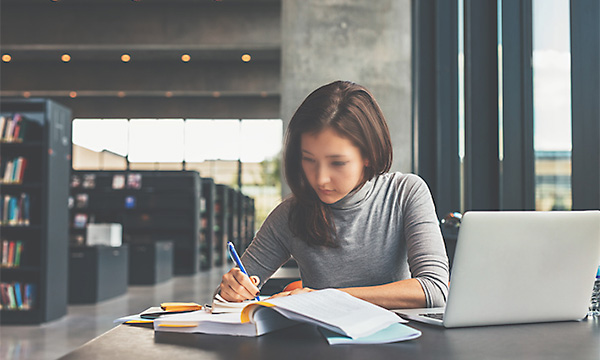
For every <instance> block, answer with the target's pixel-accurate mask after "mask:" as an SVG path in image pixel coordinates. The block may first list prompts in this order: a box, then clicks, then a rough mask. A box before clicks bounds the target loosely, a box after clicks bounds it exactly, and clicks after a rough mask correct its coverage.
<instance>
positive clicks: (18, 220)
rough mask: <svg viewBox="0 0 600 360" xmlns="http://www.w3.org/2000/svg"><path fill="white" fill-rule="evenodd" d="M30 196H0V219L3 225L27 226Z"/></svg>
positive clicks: (22, 194) (24, 194)
mask: <svg viewBox="0 0 600 360" xmlns="http://www.w3.org/2000/svg"><path fill="white" fill-rule="evenodd" d="M30 208H31V205H30V196H29V194H27V193H21V195H19V196H18V197H17V196H13V195H8V194H7V195H4V196H0V221H1V223H2V225H4V226H7V225H8V226H29V224H30V223H31V221H30V213H29V211H30Z"/></svg>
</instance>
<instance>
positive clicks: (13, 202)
mask: <svg viewBox="0 0 600 360" xmlns="http://www.w3.org/2000/svg"><path fill="white" fill-rule="evenodd" d="M18 215H19V214H18V207H17V198H15V197H11V198H10V201H9V205H8V225H11V226H14V225H17V216H18Z"/></svg>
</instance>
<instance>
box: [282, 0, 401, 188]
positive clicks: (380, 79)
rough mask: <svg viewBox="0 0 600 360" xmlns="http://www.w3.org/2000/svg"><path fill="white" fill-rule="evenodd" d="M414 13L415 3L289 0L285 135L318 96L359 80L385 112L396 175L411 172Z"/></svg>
mask: <svg viewBox="0 0 600 360" xmlns="http://www.w3.org/2000/svg"><path fill="white" fill-rule="evenodd" d="M410 14H411V9H410V0H377V1H372V0H283V3H282V19H281V26H282V38H281V44H282V69H281V74H282V76H281V85H282V88H281V116H282V119H283V125H284V130H285V129H286V128H287V123H288V122H289V120H290V118H291V117H292V115H293V114H294V111H295V110H296V108H297V107H298V106H299V105H300V103H301V102H302V100H303V99H304V98H305V97H306V96H307V95H308V94H309V93H310V92H311V91H313V90H314V89H316V88H317V87H319V86H321V85H324V84H326V83H329V82H331V81H334V80H350V81H354V82H356V83H358V84H361V85H363V86H365V87H367V88H368V89H369V90H370V91H371V92H372V93H373V95H374V96H375V98H376V99H377V101H378V102H379V105H380V106H381V108H382V110H383V112H384V114H385V117H386V119H387V122H388V125H389V128H390V132H391V136H392V143H393V146H394V163H393V167H392V170H395V171H403V172H409V171H411V154H412V140H411V131H412V130H411V129H412V126H411V63H410V62H411V23H410V21H411V15H410ZM287 193H289V189H287V188H286V189H284V194H287Z"/></svg>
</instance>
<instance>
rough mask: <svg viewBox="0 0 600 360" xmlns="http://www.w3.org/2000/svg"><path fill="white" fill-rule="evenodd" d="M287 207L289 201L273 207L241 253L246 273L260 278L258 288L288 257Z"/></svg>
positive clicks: (289, 236) (289, 235)
mask: <svg viewBox="0 0 600 360" xmlns="http://www.w3.org/2000/svg"><path fill="white" fill-rule="evenodd" d="M288 209H289V201H284V202H282V203H281V204H280V205H279V206H277V207H276V208H275V209H273V211H271V213H270V214H269V215H268V216H267V218H266V219H265V221H264V222H263V224H262V226H261V227H260V229H259V230H258V232H257V233H256V236H255V237H254V239H253V240H252V242H251V243H250V246H248V248H247V249H246V251H245V252H244V254H243V255H242V258H241V260H242V263H243V264H244V267H245V268H246V271H248V274H249V275H256V276H258V277H259V278H260V284H259V288H260V287H262V286H263V285H264V283H265V282H266V281H267V280H268V279H269V278H270V277H271V275H273V273H274V272H275V271H277V270H278V269H279V268H280V267H281V266H282V265H283V264H285V263H286V262H287V261H288V260H289V259H290V250H289V241H290V239H291V234H290V232H289V226H288V211H289V210H288Z"/></svg>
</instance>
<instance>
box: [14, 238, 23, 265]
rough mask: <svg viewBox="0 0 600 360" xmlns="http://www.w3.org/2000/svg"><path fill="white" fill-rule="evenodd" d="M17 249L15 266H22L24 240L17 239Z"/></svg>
mask: <svg viewBox="0 0 600 360" xmlns="http://www.w3.org/2000/svg"><path fill="white" fill-rule="evenodd" d="M16 247H17V250H16V252H15V262H14V266H15V267H18V266H21V256H22V254H23V242H22V241H17V245H16Z"/></svg>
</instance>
